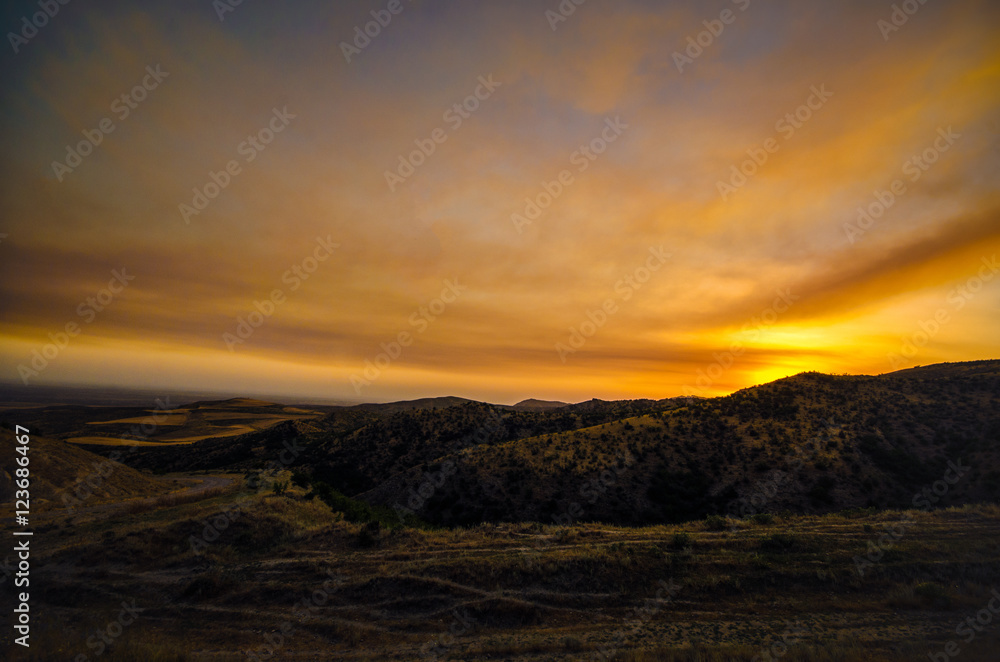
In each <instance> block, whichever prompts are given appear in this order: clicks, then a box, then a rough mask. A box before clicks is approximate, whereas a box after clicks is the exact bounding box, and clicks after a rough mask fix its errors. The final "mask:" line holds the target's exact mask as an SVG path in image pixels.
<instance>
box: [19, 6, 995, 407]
mask: <svg viewBox="0 0 1000 662" xmlns="http://www.w3.org/2000/svg"><path fill="white" fill-rule="evenodd" d="M904 4H907V6H908V7H909V6H910V5H911V4H912V6H913V8H916V7H919V8H918V9H916V11H915V13H913V14H912V15H905V14H903V15H897V16H896V17H895V18H896V21H897V23H899V24H900V25H894V24H893V23H892V20H893V18H892V14H893V8H892V3H891V2H888V1H887V2H884V3H883V2H870V1H864V2H862V1H855V2H851V1H847V2H791V1H788V2H763V1H762V0H737V1H735V2H732V1H730V0H725V1H722V0H719V1H716V2H707V3H706V2H693V1H692V2H653V1H651V0H647V1H640V0H634V1H611V0H589V1H587V2H585V3H584V4H582V5H581V6H579V7H576V9H575V11H574V12H573V13H572V14H570V15H568V16H561V15H559V14H557V13H554V14H549V15H548V16H547V15H546V10H551V11H554V12H558V6H559V3H558V2H557V0H551V1H550V2H527V1H523V2H522V1H507V2H491V3H487V2H444V1H441V2H432V1H429V0H414V1H412V2H410V1H408V0H400V2H399V4H398V5H395V3H390V2H388V0H385V1H383V0H375V1H372V2H353V1H352V2H341V3H328V2H323V3H320V2H289V3H264V2H259V1H254V0H248V1H245V2H243V3H242V4H240V5H239V6H237V7H234V8H232V11H229V12H225V13H224V14H222V17H223V18H224V20H220V17H219V13H218V7H219V6H222V5H221V3H216V4H215V6H213V3H212V2H210V1H209V0H199V1H198V2H192V1H185V2H170V3H162V2H161V3H153V2H151V1H147V2H106V3H85V2H71V3H69V4H67V5H59V11H58V14H56V15H55V16H53V17H52V18H51V19H48V20H47V23H46V24H45V25H43V26H42V27H40V28H37V34H35V35H34V36H32V37H31V38H13V39H12V37H11V35H10V34H8V33H22V30H24V29H25V28H24V22H23V21H22V17H25V16H30V15H31V14H34V13H36V12H38V11H39V9H38V5H37V3H36V2H11V3H6V4H5V9H4V10H3V12H2V13H0V21H2V23H0V25H2V27H3V30H4V33H5V34H7V37H6V40H5V41H6V43H5V44H4V46H3V48H5V49H6V51H5V52H4V54H3V57H2V67H3V81H4V82H3V89H2V95H3V97H2V105H0V113H2V126H3V129H2V131H3V144H4V147H5V149H3V150H2V153H0V168H2V173H0V175H2V177H0V181H2V187H3V188H2V192H0V234H2V235H6V236H3V237H0V240H2V241H0V311H2V316H3V317H2V320H3V325H2V327H0V380H2V381H7V382H16V383H18V384H20V383H23V382H24V381H25V380H27V382H28V383H30V384H61V383H72V384H113V385H120V386H128V387H133V386H134V387H146V388H152V389H170V388H196V389H202V390H205V389H208V390H218V391H220V392H225V393H230V394H232V395H243V394H247V395H253V394H287V395H288V396H289V397H291V396H296V397H297V398H308V397H310V396H311V397H315V398H334V399H342V400H353V401H388V400H396V399H404V398H413V397H424V396H433V395H458V396H463V397H469V398H476V399H482V400H489V401H493V402H506V403H512V402H516V401H518V400H520V399H523V398H528V397H538V398H546V399H559V400H565V401H579V400H584V399H589V398H592V397H599V398H605V399H612V398H626V397H655V398H663V397H670V396H675V395H681V394H684V393H699V394H702V395H715V394H722V393H728V392H731V391H733V390H736V389H739V388H743V387H745V386H750V385H753V384H756V383H760V382H764V381H770V380H773V379H776V378H780V377H783V376H785V375H790V374H795V373H797V372H801V371H804V370H819V371H824V372H835V373H866V374H878V373H884V372H890V371H892V370H894V369H898V368H902V367H910V366H913V365H926V364H930V363H936V362H941V361H962V360H974V359H987V358H1000V351H998V338H1000V334H998V321H1000V278H998V277H997V276H998V275H1000V271H997V270H998V269H1000V266H998V265H997V263H996V261H995V260H996V257H997V256H1000V135H998V133H1000V4H998V3H996V2H993V1H988V0H984V1H981V2H977V1H972V0H970V1H947V2H945V1H943V0H929V1H928V2H927V3H926V4H924V5H919V3H917V2H916V1H915V0H911V2H910V3H904ZM390 5H393V6H394V7H395V8H396V9H398V10H400V11H399V13H397V14H391V13H389V12H388V10H387V9H386V8H387V7H388V6H390ZM567 5H569V2H568V0H567V2H566V3H564V6H567ZM373 11H374V12H376V16H377V17H381V18H382V19H383V21H384V22H387V25H385V26H378V34H376V36H374V37H371V38H366V39H367V41H365V40H361V39H358V44H360V45H361V46H363V48H361V47H359V46H358V44H356V43H355V39H356V38H357V32H356V30H355V28H356V27H359V28H360V30H362V31H363V30H364V26H365V24H366V23H371V22H372V21H374V20H376V19H375V18H373V16H372V13H371V12H373ZM379 12H382V13H381V14H380V13H379ZM723 12H725V13H723ZM387 16H388V17H390V18H391V20H389V21H385V17H387ZM556 16H558V18H559V19H565V20H558V21H557V20H556V18H555V17H556ZM722 18H724V19H726V20H727V21H728V23H724V22H723V21H722V20H721V19H722ZM902 18H905V19H906V21H905V23H904V22H903V21H902ZM28 20H29V21H30V18H29V19H28ZM880 21H881V23H880ZM706 22H707V23H706ZM374 25H375V24H372V26H369V28H370V30H371V31H372V32H375V29H374V27H373V26H374ZM33 27H34V26H32V28H33ZM553 27H554V29H553ZM890 28H892V29H890ZM896 28H898V29H896ZM711 30H714V31H715V32H718V34H717V35H716V34H712V32H711ZM28 32H29V33H32V34H33V31H32V30H28ZM700 33H701V34H700ZM22 34H23V33H22ZM689 38H690V41H689ZM699 40H700V41H701V43H702V46H698V45H697V43H698V41H699ZM344 43H346V44H349V45H350V47H346V46H344V45H342V44H344ZM692 43H694V44H695V46H691V44H692ZM15 49H16V50H17V52H15ZM348 58H349V59H350V62H348V61H347V60H348ZM151 72H155V75H154V73H151ZM144 82H145V85H146V87H145V88H143V83H144ZM136 86H139V89H138V91H137V92H136V93H135V94H134V96H133V88H136ZM477 93H478V95H479V96H478V98H477V97H476V94H477ZM122 95H126V100H122V98H121V97H122ZM138 97H144V98H143V99H141V100H137V98H138ZM463 103H464V104H465V107H462V105H461V104H463ZM456 104H459V107H458V109H455V108H454V106H455V105H456ZM810 105H811V106H812V107H811V108H810V107H809V106H810ZM796 113H798V117H796ZM106 119H107V121H105V122H104V124H103V126H104V127H109V126H113V131H111V132H110V133H106V134H105V133H104V132H103V131H101V130H100V129H99V127H100V126H102V120H106ZM84 131H87V132H88V133H89V134H90V135H91V136H100V144H98V145H97V146H95V147H93V148H92V151H91V150H89V149H87V148H88V147H89V145H85V146H84V149H83V151H85V152H86V151H90V152H91V153H89V154H87V155H86V156H81V157H80V159H79V160H76V159H75V157H73V156H68V155H67V148H68V146H72V148H73V149H74V150H76V149H77V146H78V145H79V144H80V143H81V141H84V140H85V137H84V134H83V133H82V132H84ZM272 131H273V132H272ZM261 134H262V135H261ZM251 136H257V137H255V138H253V142H250V141H248V138H250V137H251ZM272 139H273V140H272ZM267 140H270V142H267V144H266V145H265V144H264V141H267ZM254 142H255V143H256V145H257V146H255V145H254ZM420 145H423V148H424V151H425V152H431V149H433V151H432V152H431V153H430V154H429V155H426V154H424V153H419V152H418V153H417V154H416V155H412V153H413V152H414V151H416V150H419V148H420V147H419V146H420ZM581 148H584V150H585V151H582V150H581ZM597 152H600V153H599V154H598V153H597ZM401 157H402V158H403V160H404V161H407V160H408V161H411V162H413V163H419V165H417V166H416V167H412V169H411V165H410V163H407V164H406V166H405V167H404V166H401V164H400V159H401ZM752 157H756V158H757V159H758V161H759V162H761V163H760V164H759V165H758V164H757V163H754V162H753V161H750V159H751V158H752ZM914 157H917V159H918V160H917V161H914V160H913V158H914ZM765 158H766V160H765ZM67 159H69V162H70V165H72V164H74V163H75V164H76V165H75V167H72V170H69V166H68V165H67ZM55 162H59V163H61V164H62V165H54V163H55ZM744 162H748V163H746V164H745V165H744ZM741 165H743V168H744V170H745V171H746V172H751V173H752V174H750V176H747V177H746V178H745V181H743V180H742V179H741V178H740V177H737V176H736V175H734V168H735V169H737V170H738V169H739V168H740V167H741ZM227 166H228V167H229V168H230V171H229V172H226V170H227ZM754 170H755V171H756V172H753V171H754ZM387 171H388V172H389V173H390V174H389V175H387ZM211 173H215V179H216V181H217V182H226V181H227V180H228V185H226V186H224V187H221V190H220V187H215V183H214V182H213V179H212V174H211ZM220 173H222V174H220ZM560 178H561V179H562V181H561V182H560ZM720 182H722V183H723V185H720ZM206 185H208V186H207V188H208V190H207V191H206ZM213 187H215V188H213ZM894 187H895V191H896V192H895V193H894V192H893V188H894ZM546 188H548V189H549V192H546ZM195 189H197V190H198V191H200V192H202V193H214V194H216V195H214V196H213V197H212V199H210V200H209V199H207V198H206V199H205V200H202V199H201V198H200V195H201V194H202V193H199V194H197V195H196V192H195ZM560 189H561V190H560ZM876 192H878V194H877V195H876ZM553 194H554V195H553ZM546 196H549V197H548V198H547V197H546ZM879 197H881V198H882V202H879ZM553 198H554V199H553ZM526 199H529V200H531V201H533V202H534V204H538V205H539V209H537V210H535V209H533V208H531V205H529V203H528V202H527V201H526ZM206 203H207V204H206ZM887 203H888V204H887ZM182 205H183V206H185V207H182ZM881 205H884V211H881V210H882V207H880V206H881ZM198 206H201V207H203V209H201V210H198V209H197V208H196V207H198ZM543 206H544V209H543V208H541V207H543ZM859 207H862V208H864V209H866V210H870V211H869V212H868V213H870V214H873V215H872V216H871V217H870V219H871V220H870V221H866V220H862V221H861V225H860V226H859V225H858V223H859V214H858V208H859ZM185 210H187V211H185ZM192 210H193V211H194V212H197V213H192ZM536 211H537V212H538V213H535V212H536ZM880 212H881V213H880ZM876 215H877V216H878V217H877V218H875V216H876ZM531 217H534V218H531ZM529 220H530V221H531V222H530V223H528V222H526V221H529ZM845 226H850V227H846V228H845ZM318 239H319V240H321V241H318ZM324 245H325V246H326V247H323V246H324ZM334 245H335V246H334ZM123 270H124V272H123ZM296 270H299V275H296ZM113 271H117V273H118V274H119V276H123V278H121V279H120V280H118V281H114V276H113V273H112V272H113ZM309 271H311V272H312V273H309ZM300 276H308V278H303V277H300ZM129 278H134V279H132V280H129ZM122 283H125V284H124V285H123V284H122ZM109 285H111V289H108V290H107V292H104V293H103V294H102V290H105V289H106V288H109ZM113 290H118V291H117V292H113ZM275 290H280V296H279V297H277V299H278V302H277V303H270V304H262V305H261V306H260V307H261V308H263V309H264V310H265V311H268V312H270V311H271V308H272V307H273V313H272V314H271V315H270V316H269V317H266V318H265V317H264V316H263V315H261V316H260V317H259V318H258V317H256V316H255V317H254V321H257V322H260V324H259V325H258V326H257V328H253V329H252V334H248V333H247V331H248V330H251V329H250V327H243V329H242V331H241V329H240V327H239V322H238V319H239V318H242V319H243V320H247V319H248V318H249V316H250V315H251V313H253V312H254V311H255V302H259V303H260V302H264V301H266V300H269V298H270V297H271V295H272V293H273V292H274V291H275ZM88 297H90V298H92V301H93V304H92V303H88V302H87V300H88ZM102 297H103V302H104V303H103V304H102V303H101V301H102ZM109 297H110V298H109ZM94 304H96V306H95V305H94ZM97 308H100V310H97ZM935 316H937V319H935ZM591 319H595V320H597V322H598V323H594V322H592V321H591ZM74 324H75V325H76V327H73V326H72V325H74ZM67 325H71V328H76V329H78V330H79V333H78V334H77V335H75V336H74V337H71V338H69V340H68V343H63V344H64V345H65V346H64V347H62V348H57V347H55V346H54V345H53V346H52V347H50V348H49V349H48V350H47V352H48V355H49V356H50V357H52V358H48V359H45V361H47V363H46V364H45V365H42V362H41V359H38V358H37V356H42V353H43V352H44V351H46V350H45V346H46V345H47V344H50V343H55V342H57V341H58V340H60V339H61V337H60V335H59V334H61V333H65V332H66V327H67ZM581 327H582V328H581ZM571 329H576V330H577V331H579V332H580V333H581V335H580V336H574V334H573V332H572V331H571ZM241 332H242V335H243V336H244V337H241V336H240V334H241ZM50 334H51V335H50ZM226 334H230V335H229V336H227V335H226ZM400 334H404V336H403V340H404V341H409V344H408V346H400V347H398V348H397V347H395V346H393V345H392V343H393V342H396V341H397V340H398V339H399V336H400ZM407 334H408V335H407ZM584 336H589V337H584ZM234 339H236V340H234ZM910 340H913V341H915V342H916V343H917V345H918V346H915V347H912V348H911V347H909V346H907V345H906V344H905V343H906V342H907V341H910ZM239 341H242V342H239ZM734 343H739V345H737V346H735V348H736V351H735V352H731V349H733V348H734ZM383 345H385V347H383ZM397 350H398V351H397ZM569 350H573V351H569ZM911 350H912V351H911ZM36 351H37V352H39V354H38V355H37V356H36V355H35V354H33V352H36ZM382 352H389V353H391V354H395V355H396V356H394V357H389V356H388V355H387V356H385V357H382V358H381V359H380V358H378V357H379V354H380V353H382ZM895 356H898V359H897V358H894V357H895ZM33 359H34V360H35V365H34V367H32V361H33ZM366 361H368V362H371V363H370V365H369V368H368V371H367V373H366V372H365V370H366ZM376 361H378V363H379V364H380V365H381V366H382V367H381V368H375V367H374V366H375V365H376ZM39 367H40V368H41V369H38V368H39ZM34 373H37V374H34ZM352 377H353V380H352Z"/></svg>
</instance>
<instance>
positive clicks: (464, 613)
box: [0, 361, 1000, 662]
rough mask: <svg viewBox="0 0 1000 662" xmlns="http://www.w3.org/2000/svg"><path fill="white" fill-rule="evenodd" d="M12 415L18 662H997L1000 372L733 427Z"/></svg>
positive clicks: (411, 415)
mask: <svg viewBox="0 0 1000 662" xmlns="http://www.w3.org/2000/svg"><path fill="white" fill-rule="evenodd" d="M0 409H2V411H0V419H2V422H3V426H2V428H3V429H2V431H0V443H2V445H3V448H4V465H3V471H2V472H0V497H2V501H3V506H2V508H3V510H2V515H3V517H4V521H5V522H7V523H10V526H9V527H8V528H9V529H22V528H30V530H32V531H33V532H34V535H33V537H32V538H31V554H30V573H31V574H30V582H31V583H30V587H28V589H29V590H30V596H31V627H32V630H31V647H30V649H24V648H22V647H20V646H16V645H14V644H13V638H14V636H15V633H14V631H13V630H12V629H11V628H9V627H6V628H5V629H4V630H3V631H2V634H0V647H2V651H3V655H8V657H9V659H13V660H73V661H74V662H89V661H93V660H102V662H103V661H108V662H114V661H118V660H149V661H151V662H157V661H175V660H176V661H181V660H219V661H228V660H272V659H273V660H285V659H287V660H372V661H375V660H444V659H453V660H470V661H471V660H525V661H527V660H532V661H540V660H564V659H602V660H603V659H618V660H643V661H645V660H649V661H653V660H702V661H726V662H729V661H731V660H776V659H781V660H788V661H801V660H816V661H827V660H829V661H833V660H842V661H845V662H849V661H853V660H927V659H932V660H938V661H947V660H951V659H959V660H970V661H971V660H995V659H998V658H997V654H996V651H997V650H1000V649H998V648H997V644H1000V627H998V626H1000V505H997V499H998V496H1000V455H998V452H1000V362H997V361H981V362H974V363H965V364H950V365H941V366H928V367H924V368H919V369H914V370H907V371H902V372H899V373H892V374H890V375H882V376H879V377H848V376H830V375H820V374H816V373H806V374H802V375H798V376H796V377H793V378H789V379H785V380H780V381H778V382H774V383H772V384H765V385H762V386H759V387H754V388H752V389H746V390H744V391H740V392H738V393H736V394H733V395H731V396H727V397H724V398H713V399H697V398H676V399H668V400H659V401H654V400H634V401H625V402H602V401H596V400H595V401H590V402H585V403H579V404H576V405H563V404H562V403H538V402H526V403H522V405H517V406H497V405H490V404H486V403H477V402H471V401H467V400H462V399H460V398H440V399H429V400H424V401H416V402H409V403H392V404H389V405H363V406H309V405H293V406H286V405H278V404H274V403H270V402H263V401H259V400H251V399H245V398H244V399H233V400H225V401H198V402H192V403H186V404H177V403H174V404H173V405H171V406H169V407H164V406H161V405H160V404H154V403H149V404H148V405H147V406H126V405H122V404H116V405H115V406H114V407H93V406H84V405H81V404H79V403H69V404H59V403H52V402H44V403H36V404H32V403H18V404H13V405H11V404H8V405H7V406H4V407H0ZM15 424H16V425H22V426H24V427H28V428H29V429H31V430H32V432H31V435H30V436H31V451H30V458H31V488H30V489H31V516H30V527H21V526H15V523H14V521H13V514H14V505H13V498H14V494H15V486H14V483H13V479H14V476H15V467H16V465H15V462H14V461H15V460H16V455H14V454H13V453H9V451H10V449H13V448H15V446H16V444H15V441H14V438H13V434H12V432H11V428H13V426H14V425H15ZM7 539H8V541H13V540H14V539H13V537H12V536H8V537H7ZM13 546H14V542H10V543H9V544H8V545H5V549H3V550H0V558H3V559H4V560H3V564H2V573H0V580H2V583H3V584H4V591H3V595H4V601H5V602H4V605H3V609H4V611H5V613H7V614H11V613H12V610H13V609H14V607H15V602H14V596H15V587H14V586H13V584H14V580H15V575H14V573H15V571H16V568H15V564H16V561H17V558H16V556H15V554H14V552H13V551H12V550H13ZM17 590H18V591H20V590H22V589H20V588H19V589H17ZM8 652H9V654H8ZM4 659H7V658H4Z"/></svg>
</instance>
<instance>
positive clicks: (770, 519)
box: [750, 513, 774, 525]
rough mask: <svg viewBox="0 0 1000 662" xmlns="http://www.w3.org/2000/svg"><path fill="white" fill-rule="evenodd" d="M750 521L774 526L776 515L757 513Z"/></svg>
mask: <svg viewBox="0 0 1000 662" xmlns="http://www.w3.org/2000/svg"><path fill="white" fill-rule="evenodd" d="M750 521H751V522H753V523H754V524H765V525H766V524H774V515H772V514H771V513H756V514H754V515H751V516H750Z"/></svg>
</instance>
